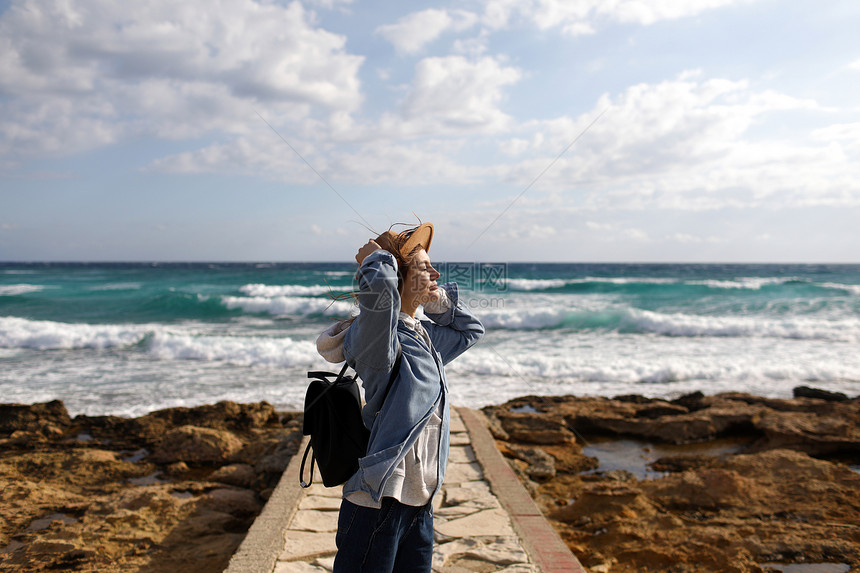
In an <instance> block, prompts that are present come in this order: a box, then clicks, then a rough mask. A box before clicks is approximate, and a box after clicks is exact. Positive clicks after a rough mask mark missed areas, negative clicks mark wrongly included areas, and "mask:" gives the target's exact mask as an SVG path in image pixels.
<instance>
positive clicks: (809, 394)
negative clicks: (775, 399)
mask: <svg viewBox="0 0 860 573" xmlns="http://www.w3.org/2000/svg"><path fill="white" fill-rule="evenodd" d="M793 393H794V397H795V398H815V399H816V400H826V401H828V402H847V401H848V400H849V398H848V396H847V395H845V394H843V393H842V392H830V391H829V390H822V389H820V388H810V387H809V386H798V387H796V388H795V389H794V390H793Z"/></svg>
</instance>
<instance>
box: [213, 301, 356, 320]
mask: <svg viewBox="0 0 860 573" xmlns="http://www.w3.org/2000/svg"><path fill="white" fill-rule="evenodd" d="M221 302H222V303H223V304H224V306H226V307H227V308H228V309H240V310H242V311H244V312H251V313H265V314H271V315H273V316H299V317H307V316H314V315H325V316H348V315H349V314H350V312H351V311H352V309H353V308H354V306H353V304H352V303H350V302H344V301H331V300H328V299H324V298H307V297H290V296H274V297H264V296H251V297H241V296H224V297H221Z"/></svg>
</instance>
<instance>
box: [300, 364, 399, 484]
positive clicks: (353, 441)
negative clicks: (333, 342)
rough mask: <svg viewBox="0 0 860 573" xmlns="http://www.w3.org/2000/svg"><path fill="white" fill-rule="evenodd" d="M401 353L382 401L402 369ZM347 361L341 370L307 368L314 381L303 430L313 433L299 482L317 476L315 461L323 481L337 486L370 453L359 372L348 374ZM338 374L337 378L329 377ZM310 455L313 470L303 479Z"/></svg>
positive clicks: (308, 434)
mask: <svg viewBox="0 0 860 573" xmlns="http://www.w3.org/2000/svg"><path fill="white" fill-rule="evenodd" d="M400 358H401V354H400V353H399V352H398V354H397V360H396V361H395V362H394V368H392V370H391V378H389V380H388V385H387V386H386V387H385V394H384V396H383V398H382V401H383V403H384V402H385V398H387V397H388V391H389V390H390V389H391V383H392V382H393V381H394V378H395V377H396V376H397V372H398V371H399V370H400ZM347 367H348V365H347V364H344V365H343V368H342V369H341V371H340V374H335V373H333V372H322V371H312V372H308V378H311V379H312V380H311V383H310V384H309V385H308V389H307V392H306V393H305V412H304V423H303V426H302V433H303V434H304V435H305V436H310V437H311V439H310V443H309V444H308V446H307V447H306V448H305V453H304V455H303V456H302V465H301V468H300V469H299V483H300V484H301V486H302V487H310V486H311V484H313V480H314V464H316V465H317V466H319V472H320V475H321V476H322V480H323V485H325V486H326V487H334V486H336V485H340V484H342V483H344V482H345V481H346V480H348V479H349V478H351V477H352V475H353V474H354V473H355V472H356V471H357V470H358V460H359V458H363V457H364V456H365V455H366V454H367V442H368V440H369V439H370V430H368V429H367V428H366V427H365V426H364V421H363V420H362V418H361V395H360V394H359V391H358V375H357V374H355V375H353V376H346V369H347ZM331 377H335V379H334V381H329V378H331ZM311 449H313V454H312V455H311V473H310V477H309V478H308V481H307V482H306V481H305V480H304V475H305V462H306V461H307V458H308V453H309V452H310V450H311Z"/></svg>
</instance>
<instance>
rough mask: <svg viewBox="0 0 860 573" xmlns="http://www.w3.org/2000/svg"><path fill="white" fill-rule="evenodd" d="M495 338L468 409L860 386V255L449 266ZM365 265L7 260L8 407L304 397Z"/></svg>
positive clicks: (463, 396) (289, 405) (133, 408)
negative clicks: (319, 339)
mask: <svg viewBox="0 0 860 573" xmlns="http://www.w3.org/2000/svg"><path fill="white" fill-rule="evenodd" d="M437 266H438V267H439V268H440V270H441V271H442V272H443V275H445V278H446V279H451V278H453V279H456V280H457V281H458V283H459V284H460V285H461V289H462V296H463V300H464V303H465V304H468V305H469V306H470V307H471V308H472V309H473V310H474V311H475V312H476V313H477V314H478V315H479V316H480V317H481V318H482V320H483V322H484V324H485V326H486V327H487V336H486V337H485V339H484V341H482V342H481V344H479V345H478V346H477V347H476V348H474V349H472V350H471V351H469V352H468V353H466V354H464V355H463V356H462V357H460V358H458V359H457V360H456V361H455V362H454V363H452V364H451V365H450V367H449V374H450V376H449V378H450V381H451V391H452V395H453V398H454V400H455V401H456V402H457V403H460V404H464V405H469V406H481V405H485V404H487V403H498V402H502V401H504V400H507V399H509V398H512V397H515V396H519V395H523V394H581V395H582V394H589V395H606V396H611V395H617V394H629V393H639V394H644V395H649V396H675V395H678V394H682V393H685V392H690V391H694V390H701V391H703V392H705V393H715V392H719V391H726V390H741V391H749V392H754V393H757V394H763V395H770V396H790V395H791V389H792V388H793V387H794V386H797V385H800V384H806V385H815V386H819V387H822V388H827V389H830V390H834V391H841V392H845V393H847V394H849V395H852V396H853V395H856V394H860V358H858V355H860V352H857V349H858V342H860V266H857V265H621V264H602V265H601V264H587V265H586V264H582V265H576V264H522V263H520V264H502V263H498V264H488V263H441V264H439V265H437ZM354 271H355V265H354V264H349V263H288V264H137V263H129V264H102V263H99V264H0V366H2V370H0V392H2V396H3V398H2V401H4V402H34V401H43V400H50V399H54V398H60V399H63V400H64V401H65V402H66V404H67V407H68V408H69V410H70V411H71V412H72V413H73V414H74V413H89V414H104V413H112V414H122V415H138V414H141V413H144V412H146V411H149V410H152V409H155V408H162V407H168V406H178V405H194V404H201V403H209V402H214V401H217V400H222V399H231V400H239V401H256V400H268V401H270V402H272V403H273V404H275V405H276V406H278V407H280V408H285V409H296V408H298V407H299V406H300V404H301V401H302V396H303V393H304V388H305V385H306V379H305V378H304V373H305V371H306V370H307V369H309V368H321V367H322V368H325V367H328V366H329V365H328V364H327V363H325V362H324V361H323V360H322V359H321V358H320V357H319V356H318V355H317V354H316V351H315V346H314V339H315V338H316V335H317V334H318V333H319V332H320V331H321V330H322V329H324V328H325V327H326V326H327V325H328V324H330V323H331V321H332V320H335V319H337V318H340V317H345V316H348V315H349V314H350V312H352V311H353V307H352V305H351V304H350V303H349V302H344V301H334V300H332V298H331V296H332V295H337V294H343V293H346V292H349V291H350V290H351V289H352V288H353V277H352V275H353V273H354Z"/></svg>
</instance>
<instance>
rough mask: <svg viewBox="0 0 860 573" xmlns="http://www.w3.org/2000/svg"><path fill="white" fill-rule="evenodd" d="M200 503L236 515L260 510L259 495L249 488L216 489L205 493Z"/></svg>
mask: <svg viewBox="0 0 860 573" xmlns="http://www.w3.org/2000/svg"><path fill="white" fill-rule="evenodd" d="M198 504H199V505H200V506H202V507H207V508H210V509H214V510H216V511H220V512H222V513H229V514H230V515H233V516H236V517H248V516H251V515H256V514H257V513H259V512H260V502H259V501H257V496H256V495H255V494H254V492H253V491H251V490H248V489H215V490H212V491H210V492H209V493H207V494H206V495H204V496H203V497H202V498H201V499H200V501H199V502H198Z"/></svg>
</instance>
